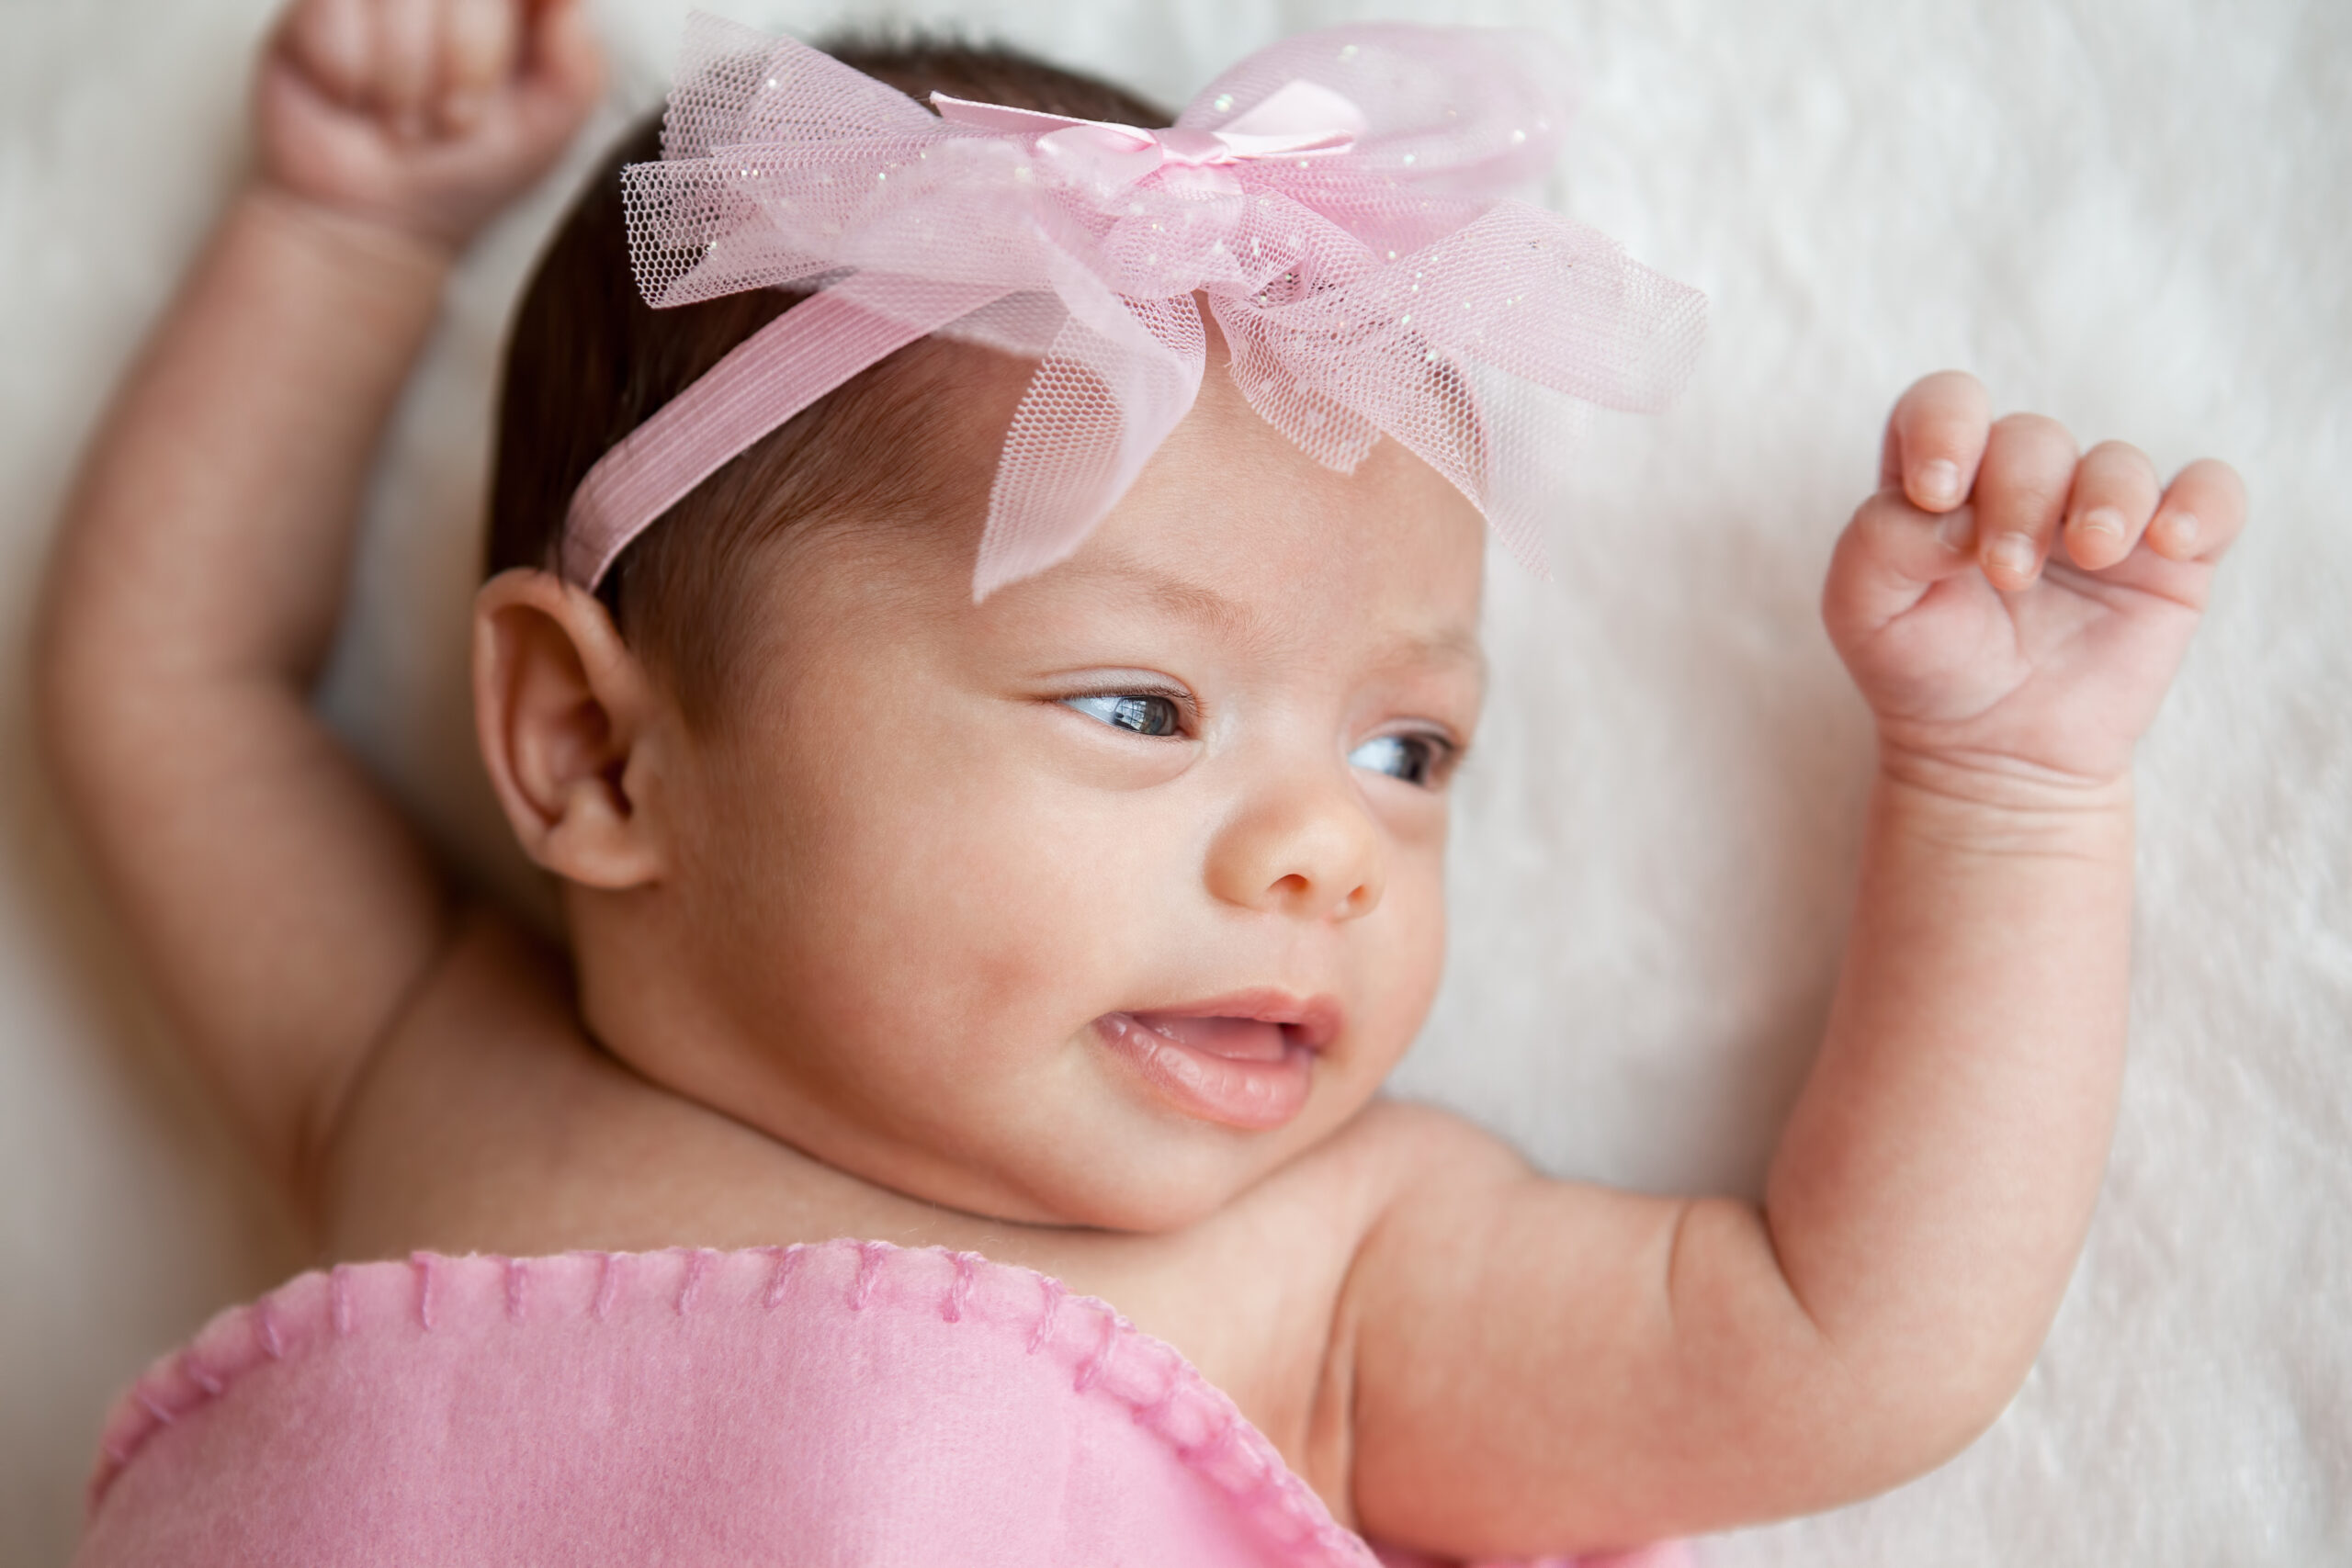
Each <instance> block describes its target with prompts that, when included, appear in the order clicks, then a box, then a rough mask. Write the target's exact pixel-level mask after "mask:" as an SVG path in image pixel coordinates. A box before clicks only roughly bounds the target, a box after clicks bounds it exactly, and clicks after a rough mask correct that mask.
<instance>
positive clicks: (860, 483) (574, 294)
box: [486, 35, 1170, 727]
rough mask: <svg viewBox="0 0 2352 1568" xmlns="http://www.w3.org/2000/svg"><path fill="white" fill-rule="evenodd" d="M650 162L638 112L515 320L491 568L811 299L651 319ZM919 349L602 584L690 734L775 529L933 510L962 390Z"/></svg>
mask: <svg viewBox="0 0 2352 1568" xmlns="http://www.w3.org/2000/svg"><path fill="white" fill-rule="evenodd" d="M821 47H823V48H824V50H825V52H826V53H828V54H831V56H832V57H833V58H834V59H836V60H839V61H840V62H842V63H843V64H845V65H848V66H850V67H852V68H853V69H854V70H858V71H862V72H864V73H865V74H867V75H869V76H872V77H874V78H876V80H878V81H882V82H886V83H888V84H889V85H891V86H893V87H896V88H898V89H899V90H900V91H901V92H904V93H906V94H907V95H908V96H910V97H913V98H915V99H917V100H918V101H922V100H926V99H927V98H928V97H929V96H930V95H931V94H932V93H933V92H934V91H936V92H943V93H947V94H949V95H951V96H956V97H961V98H973V99H978V100H979V101H982V102H986V103H998V104H1010V105H1012V106H1013V107H1019V108H1028V109H1039V110H1043V111H1045V112H1046V113H1049V114H1063V115H1073V116H1078V117H1081V118H1087V119H1109V120H1117V121H1120V122H1122V123H1124V124H1128V125H1141V126H1149V127H1159V126H1165V125H1167V124H1168V123H1169V122H1170V116H1169V115H1167V114H1166V113H1165V112H1163V111H1162V110H1160V109H1159V108H1157V107H1154V106H1152V105H1150V104H1148V103H1147V102H1145V101H1144V100H1143V99H1141V98H1138V97H1136V96H1134V95H1133V94H1131V93H1128V92H1126V91H1125V90H1124V89H1121V88H1118V87H1114V86H1113V85H1109V84H1108V83H1104V82H1101V81H1097V80H1096V79H1094V78H1093V77H1091V76H1083V75H1080V74H1079V73H1075V72H1071V71H1065V70H1062V69H1060V68H1059V67H1057V66H1053V65H1048V64H1046V63H1045V62H1043V61H1039V60H1035V59H1032V58H1031V57H1029V56H1027V55H1025V54H1023V53H1020V52H1019V51H1014V50H1011V49H1004V48H994V47H978V46H974V45H970V44H966V43H961V42H955V41H950V40H945V39H936V38H928V37H922V36H913V37H899V38H877V37H874V36H871V35H861V36H858V37H853V38H847V39H835V40H833V41H832V42H831V43H828V44H825V45H823V46H821ZM660 156H661V123H660V119H659V118H658V117H648V118H646V119H645V120H644V121H642V122H641V123H639V125H638V126H637V127H636V128H635V129H634V130H631V131H630V132H629V133H628V135H627V136H625V137H623V138H622V139H621V141H619V142H618V143H617V144H616V146H615V147H614V148H613V149H612V151H611V152H609V153H608V154H607V155H606V157H605V161H604V163H603V164H601V165H600V166H599V167H598V169H597V171H596V173H595V175H594V177H593V178H592V179H591V180H590V181H589V183H588V186H587V187H586V188H585V189H584V190H582V192H581V194H580V196H579V197H578V198H577V199H576V200H575V201H574V202H573V203H572V206H571V210H570V211H569V212H568V213H567V214H565V216H564V220H563V222H562V224H561V225H560V227H559V228H558V229H557V231H556V235H555V238H554V240H553V241H552V242H551V243H549V244H548V249H547V252H546V254H543V255H542V256H541V257H540V258H539V264H538V266H537V269H536V270H535V271H534V272H533V273H532V276H531V280H530V283H529V285H528V287H527V288H526V289H525V290H524V294H523V300H522V304H521V306H520V308H519V309H518V310H516V312H515V326H514V332H513V335H512V336H511V337H510V339H509V340H508V343H507V348H506V364H505V375H504V385H503V390H502V392H501V395H500V399H499V410H498V446H497V452H496V458H495V468H494V472H493V476H492V482H491V499H490V538H489V543H488V549H487V559H486V566H487V569H488V571H489V572H490V573H492V574H495V573H497V572H500V571H503V570H506V569H508V568H510V567H516V566H529V567H539V568H544V569H548V570H553V568H554V565H555V561H556V557H557V550H558V547H559V545H560V541H561V538H562V532H563V520H564V514H565V512H566V511H567V509H568V508H569V507H570V505H571V492H572V491H574V490H575V489H576V488H578V486H579V484H580V481H581V479H582V477H583V476H585V475H586V473H587V472H588V470H589V468H591V467H592V466H593V465H594V463H595V461H596V460H597V459H598V458H599V457H603V456H604V455H605V453H606V452H607V451H609V450H611V449H612V447H613V446H614V445H615V444H616V443H617V442H619V441H620V440H621V438H622V437H624V436H626V435H628V434H629V432H631V431H633V430H635V429H636V428H637V427H638V426H639V425H640V424H642V423H644V422H645V421H646V420H647V419H648V418H649V417H650V416H651V415H652V414H653V413H654V412H656V411H658V410H659V409H660V408H661V407H662V405H663V404H664V403H667V402H668V401H669V400H671V399H672V398H674V397H676V396H677V395H678V394H679V393H680V392H682V391H684V390H685V389H686V388H687V387H688V386H689V385H691V384H692V383H693V382H694V381H695V379H696V378H698V377H700V376H701V375H702V374H703V373H704V372H705V371H707V370H708V369H709V368H710V367H712V366H713V365H716V364H717V363H718V361H719V360H720V359H721V358H722V357H723V356H725V355H726V354H727V353H728V352H729V350H730V349H732V348H734V347H735V346H736V344H740V343H741V342H742V341H743V340H744V339H745V338H748V337H750V336H751V335H752V333H755V332H757V331H759V330H760V329H761V328H762V327H763V326H765V325H767V323H768V322H769V321H773V320H775V317H776V316H777V315H779V314H780V313H782V312H783V311H784V310H786V309H787V308H789V307H790V306H792V305H794V304H796V303H797V302H798V301H799V300H800V299H803V298H805V296H804V295H802V294H800V293H797V292H792V291H788V290H784V289H759V290H754V291H752V292H750V293H745V294H735V295H729V296H727V297H725V298H722V299H709V300H705V301H702V302H701V303H698V304H693V305H684V306H680V307H677V308H675V309H672V310H653V309H651V308H650V307H649V306H648V305H647V304H646V303H645V301H644V300H643V299H641V298H640V297H639V294H638V291H637V285H636V282H635V280H634V279H633V278H632V276H630V272H629V258H628V223H627V221H626V219H625V217H624V215H623V209H622V206H621V182H620V172H621V169H622V168H623V167H624V166H625V165H627V164H638V163H647V162H650V161H652V160H654V159H656V158H659V157H660ZM974 352H977V351H974V350H970V349H962V348H958V347H957V346H956V345H954V344H943V343H940V342H938V341H936V340H924V341H922V342H919V343H915V344H910V345H909V346H908V347H906V348H903V349H900V350H899V352H898V353H896V354H894V355H890V357H888V359H885V360H883V361H882V362H881V363H880V364H878V365H876V366H874V367H872V368H870V369H868V370H866V371H865V372H863V373H862V374H860V375H858V376H856V377H855V378H852V379H851V380H850V381H848V382H847V383H845V384H844V385H842V387H840V388H838V389H835V390H834V391H832V392H830V393H828V394H827V395H826V396H824V397H823V398H820V399H819V400H818V401H817V402H816V403H814V404H813V405H811V406H810V407H809V408H808V409H806V410H804V411H803V412H801V413H799V414H798V415H797V416H795V417H794V418H793V419H792V420H791V421H790V422H788V423H786V424H785V425H784V426H783V427H782V428H780V429H778V430H776V431H775V432H773V433H772V434H769V435H767V436H766V437H764V438H763V439H762V440H761V441H759V442H757V443H755V444H754V445H753V446H751V447H750V448H748V449H747V450H745V451H744V452H743V453H742V454H741V456H739V457H736V458H735V459H734V460H733V461H731V462H729V464H728V465H727V466H726V467H725V468H721V469H719V470H718V472H717V473H715V474H713V475H712V476H711V477H710V478H709V479H706V480H704V481H703V482H702V483H701V484H700V485H698V486H697V487H695V490H694V491H693V492H692V493H691V494H689V495H688V496H687V497H686V498H685V499H684V500H683V501H681V502H678V503H677V505H675V506H673V507H672V508H671V509H670V511H669V512H668V513H665V514H664V515H663V517H662V521H661V522H660V523H659V524H657V525H655V526H653V527H651V528H649V529H647V530H646V531H645V532H644V533H643V534H641V535H639V536H638V538H637V540H636V541H635V542H634V543H632V544H631V545H630V546H629V547H628V549H626V550H625V551H623V552H622V554H621V556H620V558H619V559H618V560H616V562H615V563H614V564H613V567H612V570H610V571H608V572H607V573H606V574H605V579H604V581H603V583H602V584H601V585H600V587H599V590H598V592H599V596H600V597H602V598H603V600H604V601H605V605H606V606H607V607H608V608H609V609H610V610H611V611H612V614H613V618H614V623H615V625H616V626H618V627H619V628H620V631H621V635H622V637H624V638H626V639H627V640H628V643H629V646H630V647H631V648H632V649H635V650H636V652H637V653H638V655H639V657H640V658H642V659H644V660H646V662H647V664H648V665H649V666H650V668H652V669H653V670H655V671H657V672H658V673H659V675H660V676H661V677H662V679H663V680H664V681H665V682H667V684H668V685H669V686H670V688H671V690H672V691H673V694H674V695H675V696H676V698H677V700H678V702H679V705H680V706H681V708H682V709H683V711H684V713H685V715H686V717H687V719H688V721H689V722H690V723H693V724H695V725H697V726H702V727H707V726H709V725H711V724H713V723H716V722H717V721H718V720H719V718H720V717H721V716H723V714H724V713H725V712H726V711H727V707H728V703H727V698H728V695H729V692H730V690H731V685H730V681H729V676H730V672H731V671H733V670H734V669H735V668H736V667H737V664H738V660H736V659H735V657H734V655H735V653H736V651H737V649H738V647H739V646H740V644H739V641H738V638H739V637H740V634H741V630H742V626H741V621H742V605H741V599H740V589H741V584H742V583H743V582H744V581H746V580H747V578H748V577H749V575H750V573H749V570H748V569H749V568H750V567H751V566H752V561H753V557H754V556H755V554H756V553H757V551H758V550H759V548H760V547H762V546H763V544H765V543H766V542H767V541H768V540H770V539H772V538H774V537H775V536H776V535H777V534H779V533H780V532H782V531H783V530H785V529H787V528H791V527H795V526H797V525H800V524H802V523H805V522H808V521H811V520H815V519H821V518H829V517H840V516H843V515H846V514H850V513H855V514H857V515H860V516H870V517H889V516H917V515H922V514H931V513H936V512H937V511H938V509H939V508H940V506H941V505H942V504H943V503H944V502H946V501H947V500H948V499H949V498H948V496H947V495H946V494H945V493H944V491H946V490H947V489H948V488H949V477H948V474H947V472H946V470H945V468H944V466H943V465H942V464H940V463H938V462H935V461H926V460H924V448H925V438H926V434H928V433H929V431H930V429H931V426H932V424H933V423H934V422H933V416H932V411H934V410H935V409H936V408H937V407H938V400H940V399H941V398H944V397H950V396H953V395H954V394H955V392H956V390H957V389H958V387H959V386H961V385H967V384H968V383H969V381H970V379H971V374H972V373H971V365H970V361H969V359H968V358H967V357H966V356H967V355H970V354H972V353H974Z"/></svg>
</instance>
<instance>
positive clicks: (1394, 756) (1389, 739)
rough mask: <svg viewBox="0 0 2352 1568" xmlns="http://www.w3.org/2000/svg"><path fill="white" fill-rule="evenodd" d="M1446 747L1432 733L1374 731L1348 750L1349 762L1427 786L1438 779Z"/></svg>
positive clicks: (1353, 765) (1356, 766) (1357, 766)
mask: <svg viewBox="0 0 2352 1568" xmlns="http://www.w3.org/2000/svg"><path fill="white" fill-rule="evenodd" d="M1445 750H1446V748H1445V742H1443V741H1442V740H1440V739H1437V738H1436V737H1435V736H1433V735H1375V736H1374V737H1373V738H1372V739H1369V740H1367V741H1365V742H1364V743H1363V745H1361V746H1359V747H1357V748H1356V749H1355V750H1352V751H1351V752H1349V753H1348V765H1349V766H1350V767H1351V768H1363V769H1366V770H1368V771H1370V772H1372V773H1386V774H1387V775H1388V776H1389V777H1390V778H1392V779H1403V780H1404V781H1405V782H1406V783H1407V784H1419V785H1421V786H1422V787H1423V788H1428V787H1430V785H1432V784H1436V782H1437V775H1438V768H1439V765H1440V764H1441V763H1442V762H1443V761H1445Z"/></svg>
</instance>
